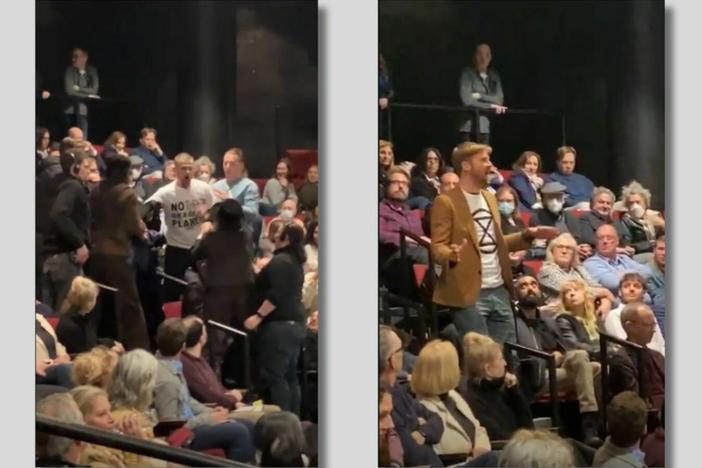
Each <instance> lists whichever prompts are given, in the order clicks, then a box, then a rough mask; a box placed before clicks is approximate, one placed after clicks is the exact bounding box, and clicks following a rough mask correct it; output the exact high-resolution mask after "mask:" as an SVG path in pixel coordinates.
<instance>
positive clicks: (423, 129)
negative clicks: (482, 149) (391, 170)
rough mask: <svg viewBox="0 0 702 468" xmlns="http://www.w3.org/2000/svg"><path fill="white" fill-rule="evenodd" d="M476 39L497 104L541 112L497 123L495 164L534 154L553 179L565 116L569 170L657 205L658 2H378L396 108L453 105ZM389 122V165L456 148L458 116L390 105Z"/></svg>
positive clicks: (661, 119) (661, 158)
mask: <svg viewBox="0 0 702 468" xmlns="http://www.w3.org/2000/svg"><path fill="white" fill-rule="evenodd" d="M481 42H486V43H488V44H489V45H490V46H491V48H492V57H493V59H492V64H491V66H492V67H494V68H495V69H496V70H497V71H498V72H499V74H500V76H501V78H502V86H503V89H504V95H505V105H506V106H507V107H510V108H513V109H537V110H541V111H544V112H546V113H548V114H550V115H509V114H508V115H505V116H500V117H498V118H495V119H494V124H493V126H492V134H491V144H492V146H493V148H494V152H493V160H494V162H495V163H496V164H497V165H498V166H499V167H501V168H504V169H509V168H510V166H511V164H512V162H513V161H515V160H516V159H517V157H518V156H519V154H520V153H521V152H522V151H524V150H526V149H532V150H535V151H537V152H538V153H540V154H541V156H542V159H543V161H544V166H545V167H544V171H545V172H551V171H552V170H553V169H554V168H555V162H554V159H555V149H556V148H557V147H558V146H560V145H561V144H562V132H561V116H565V129H566V132H565V133H566V141H565V143H566V144H568V145H571V146H574V147H575V148H576V149H577V151H578V160H577V165H578V172H581V173H584V174H585V175H587V176H588V177H590V178H591V179H592V180H593V181H594V182H595V183H596V184H597V185H606V186H608V187H612V188H614V189H615V192H618V189H619V188H620V187H621V186H622V185H624V184H625V183H628V182H629V179H630V178H636V179H637V180H639V181H640V182H641V183H642V184H643V185H644V186H646V187H648V188H649V189H651V191H652V192H653V193H654V194H658V196H656V197H654V199H653V200H652V204H653V207H654V208H663V207H664V202H665V200H664V198H663V196H662V195H663V194H664V193H665V191H664V180H665V177H664V175H665V79H666V68H665V39H664V3H663V2H662V1H618V2H600V1H524V2H523V1H462V2H457V1H431V2H430V1H414V2H398V1H383V0H381V1H380V4H379V51H380V52H381V53H382V54H383V56H384V58H385V60H386V62H387V64H388V68H389V72H390V77H391V80H392V83H393V87H394V90H395V97H394V102H401V103H418V104H441V105H450V106H459V105H460V104H461V102H460V98H459V94H458V82H459V77H460V73H461V69H462V68H463V67H464V66H467V65H470V63H471V56H472V53H473V49H474V47H475V45H476V44H478V43H481ZM392 121H393V122H392V140H393V142H394V143H395V155H396V160H407V159H411V160H414V159H415V158H416V157H417V156H418V155H419V152H420V150H421V148H422V147H424V146H436V147H438V148H439V149H440V150H441V151H442V153H443V154H444V157H445V158H446V159H447V160H448V158H449V156H450V154H451V150H452V148H453V147H454V146H455V144H456V143H457V141H456V138H457V128H458V122H459V115H458V114H456V113H450V112H442V111H428V110H415V109H397V110H395V111H393V113H392ZM617 195H619V194H618V193H617Z"/></svg>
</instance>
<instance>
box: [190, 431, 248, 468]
mask: <svg viewBox="0 0 702 468" xmlns="http://www.w3.org/2000/svg"><path fill="white" fill-rule="evenodd" d="M193 434H194V436H195V437H194V438H193V441H192V442H191V443H190V445H189V446H188V448H189V449H192V450H207V449H213V448H220V449H222V450H224V451H225V452H226V453H227V458H228V459H230V460H233V461H238V462H242V463H248V462H251V461H253V451H254V449H253V443H252V441H251V433H250V432H249V429H248V428H247V427H246V426H245V425H244V424H242V423H240V422H237V421H228V422H225V423H221V424H215V425H212V426H209V425H208V426H198V427H196V428H195V429H193Z"/></svg>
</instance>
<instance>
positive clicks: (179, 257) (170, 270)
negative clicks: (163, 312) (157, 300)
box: [163, 245, 193, 302]
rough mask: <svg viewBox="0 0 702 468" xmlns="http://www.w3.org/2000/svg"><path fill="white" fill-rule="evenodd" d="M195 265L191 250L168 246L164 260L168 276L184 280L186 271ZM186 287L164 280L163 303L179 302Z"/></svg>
mask: <svg viewBox="0 0 702 468" xmlns="http://www.w3.org/2000/svg"><path fill="white" fill-rule="evenodd" d="M192 264H193V256H192V254H191V253H190V249H181V248H180V247H173V246H171V245H167V246H166V256H165V258H164V265H163V270H164V272H165V273H166V274H167V275H171V276H175V277H176V278H180V279H184V277H185V270H187V269H188V267H189V266H191V265H192ZM184 289H185V286H183V285H182V284H180V283H176V282H175V281H171V280H169V279H167V278H164V279H163V302H173V301H179V300H180V296H181V295H182V294H183V290H184Z"/></svg>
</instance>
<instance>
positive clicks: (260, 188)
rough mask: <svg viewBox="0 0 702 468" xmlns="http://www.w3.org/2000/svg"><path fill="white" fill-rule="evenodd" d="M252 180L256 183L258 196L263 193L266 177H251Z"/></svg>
mask: <svg viewBox="0 0 702 468" xmlns="http://www.w3.org/2000/svg"><path fill="white" fill-rule="evenodd" d="M251 180H253V181H254V182H256V185H258V194H259V196H261V195H263V188H264V187H265V186H266V182H267V181H268V179H251Z"/></svg>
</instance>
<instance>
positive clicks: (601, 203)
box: [578, 187, 634, 257]
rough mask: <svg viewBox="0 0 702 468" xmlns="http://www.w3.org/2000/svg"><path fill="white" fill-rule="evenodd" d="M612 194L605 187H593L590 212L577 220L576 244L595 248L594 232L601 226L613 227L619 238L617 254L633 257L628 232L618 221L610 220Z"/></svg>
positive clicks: (595, 237) (613, 198)
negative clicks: (608, 225)
mask: <svg viewBox="0 0 702 468" xmlns="http://www.w3.org/2000/svg"><path fill="white" fill-rule="evenodd" d="M614 200H615V197H614V192H612V191H611V190H610V189H608V188H607V187H595V189H594V190H593V191H592V198H590V211H589V212H588V213H585V214H584V215H582V216H581V217H580V218H579V222H580V226H579V227H580V229H579V235H580V238H579V239H578V242H580V243H583V244H590V246H591V247H593V248H594V247H595V244H596V243H597V236H596V234H595V233H596V232H597V229H598V228H599V227H600V226H602V225H603V224H610V225H612V226H614V229H615V230H616V231H617V235H618V236H619V240H620V244H621V246H620V247H619V248H618V250H617V252H618V253H621V254H625V255H628V256H630V257H631V256H632V255H634V248H633V247H630V246H629V240H630V238H629V230H628V229H627V228H626V227H625V226H624V225H623V224H622V222H621V221H619V220H618V219H614V218H612V210H613V207H614Z"/></svg>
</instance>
